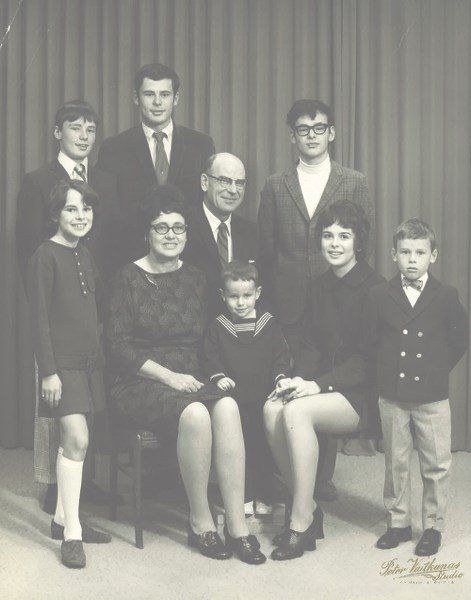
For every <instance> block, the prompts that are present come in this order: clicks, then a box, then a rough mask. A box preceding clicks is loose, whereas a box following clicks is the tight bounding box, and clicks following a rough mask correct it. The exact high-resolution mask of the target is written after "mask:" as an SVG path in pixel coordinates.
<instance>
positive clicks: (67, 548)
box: [61, 540, 87, 569]
mask: <svg viewBox="0 0 471 600" xmlns="http://www.w3.org/2000/svg"><path fill="white" fill-rule="evenodd" d="M61 558H62V564H63V565H65V566H66V567H69V569H83V567H84V566H85V564H86V562H87V559H86V558H85V552H84V551H83V544H82V540H67V541H64V542H62V545H61Z"/></svg>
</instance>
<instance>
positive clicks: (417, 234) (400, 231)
mask: <svg viewBox="0 0 471 600" xmlns="http://www.w3.org/2000/svg"><path fill="white" fill-rule="evenodd" d="M405 239H409V240H425V239H429V240H430V247H431V249H432V252H433V251H434V250H436V248H437V239H436V237H435V232H434V230H433V229H432V228H431V227H430V225H429V224H428V223H426V222H425V221H421V220H420V219H418V218H416V217H415V218H413V219H407V221H403V222H402V223H401V224H400V225H399V226H398V227H397V229H396V231H395V232H394V235H393V246H394V249H395V250H397V242H398V240H405Z"/></svg>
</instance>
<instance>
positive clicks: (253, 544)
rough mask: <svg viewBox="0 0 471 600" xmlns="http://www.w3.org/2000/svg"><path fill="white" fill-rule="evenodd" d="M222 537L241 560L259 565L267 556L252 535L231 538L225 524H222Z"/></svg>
mask: <svg viewBox="0 0 471 600" xmlns="http://www.w3.org/2000/svg"><path fill="white" fill-rule="evenodd" d="M223 533H224V539H225V540H226V546H227V547H228V548H229V549H230V550H232V551H233V552H234V553H235V554H237V556H238V557H239V558H240V560H241V561H242V562H245V563H247V564H249V565H261V564H263V563H264V562H265V561H266V560H267V557H266V556H265V554H263V552H261V551H260V544H259V542H258V540H257V538H256V537H255V536H254V535H244V536H242V537H239V538H233V537H232V536H231V535H230V534H229V532H228V530H227V526H224V531H223Z"/></svg>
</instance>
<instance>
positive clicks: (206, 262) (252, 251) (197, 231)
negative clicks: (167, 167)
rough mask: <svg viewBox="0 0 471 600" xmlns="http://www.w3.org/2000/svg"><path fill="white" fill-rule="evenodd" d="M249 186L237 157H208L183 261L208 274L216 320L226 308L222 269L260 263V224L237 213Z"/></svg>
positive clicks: (222, 153) (191, 219) (223, 155)
mask: <svg viewBox="0 0 471 600" xmlns="http://www.w3.org/2000/svg"><path fill="white" fill-rule="evenodd" d="M245 186H246V180H245V167H244V164H243V163H242V161H241V160H240V159H239V158H237V156H234V155H233V154H229V153H228V152H221V153H219V154H213V155H212V156H210V157H209V158H208V160H207V162H206V165H205V168H204V172H203V173H202V174H201V189H202V190H203V202H202V203H199V204H198V205H197V206H196V207H195V208H194V209H193V211H192V213H191V215H190V226H189V228H188V241H187V245H186V247H185V250H184V252H183V259H184V260H185V261H186V262H187V263H189V264H192V265H194V266H196V267H199V268H200V269H201V270H202V271H203V272H204V273H205V274H206V276H207V278H208V283H209V293H210V297H209V303H208V306H209V312H210V316H212V317H214V316H216V315H217V314H219V313H220V312H221V310H223V308H224V304H223V301H222V298H221V296H220V293H219V288H220V273H221V269H222V267H225V266H226V265H227V264H228V263H230V262H232V261H233V260H236V259H237V260H243V261H250V262H255V261H256V260H257V249H258V239H257V225H256V224H255V223H253V222H251V221H249V220H247V219H244V218H243V217H240V216H239V215H236V214H234V212H235V210H236V209H237V208H239V206H240V205H241V204H242V201H243V199H244V194H245Z"/></svg>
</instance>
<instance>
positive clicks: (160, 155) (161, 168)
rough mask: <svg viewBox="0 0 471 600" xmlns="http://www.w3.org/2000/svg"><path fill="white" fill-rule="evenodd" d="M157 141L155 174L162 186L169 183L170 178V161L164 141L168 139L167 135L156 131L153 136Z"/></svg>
mask: <svg viewBox="0 0 471 600" xmlns="http://www.w3.org/2000/svg"><path fill="white" fill-rule="evenodd" d="M152 137H153V138H154V139H155V165H154V167H155V174H156V175H157V181H158V182H159V184H160V185H163V184H164V183H167V176H168V159H167V154H166V153H165V148H164V142H163V139H164V138H166V137H167V134H166V133H164V132H163V131H155V132H154V133H153V134H152Z"/></svg>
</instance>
